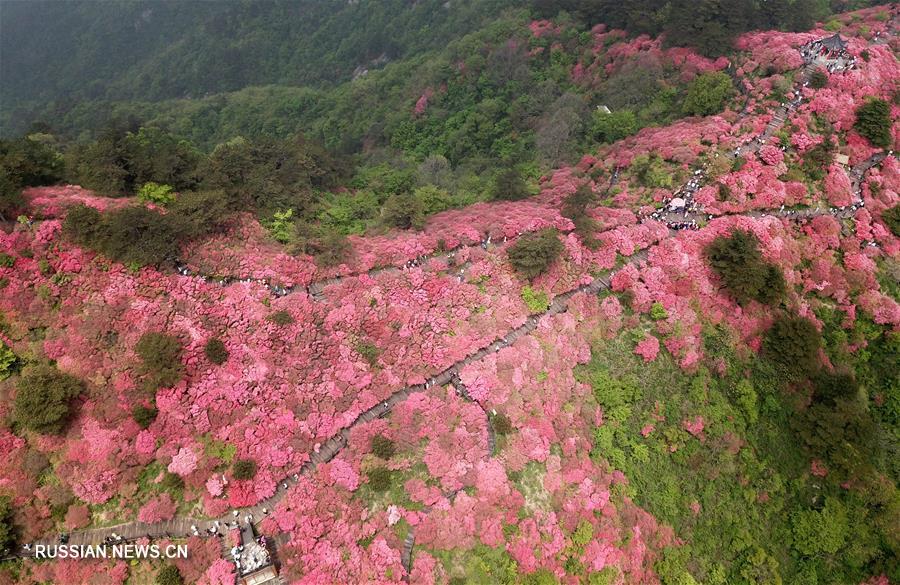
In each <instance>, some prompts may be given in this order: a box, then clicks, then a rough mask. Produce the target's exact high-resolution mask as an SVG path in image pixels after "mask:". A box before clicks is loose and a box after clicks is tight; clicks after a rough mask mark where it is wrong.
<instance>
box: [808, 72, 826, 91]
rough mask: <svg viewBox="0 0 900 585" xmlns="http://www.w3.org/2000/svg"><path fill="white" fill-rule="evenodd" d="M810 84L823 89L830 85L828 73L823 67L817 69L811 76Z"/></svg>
mask: <svg viewBox="0 0 900 585" xmlns="http://www.w3.org/2000/svg"><path fill="white" fill-rule="evenodd" d="M809 86H810V87H811V88H812V89H822V88H824V87H827V86H828V74H827V73H825V72H824V71H823V70H821V69H816V70H815V71H813V72H812V75H810V76H809Z"/></svg>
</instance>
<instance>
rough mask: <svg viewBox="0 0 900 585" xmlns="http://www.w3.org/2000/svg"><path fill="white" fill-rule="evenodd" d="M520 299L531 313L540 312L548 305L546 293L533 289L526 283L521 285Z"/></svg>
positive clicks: (548, 300)
mask: <svg viewBox="0 0 900 585" xmlns="http://www.w3.org/2000/svg"><path fill="white" fill-rule="evenodd" d="M522 301H523V302H524V303H525V306H526V307H528V311H529V312H531V313H541V312H543V311H546V310H547V307H548V306H550V299H549V298H548V297H547V293H545V292H543V291H539V290H535V289H533V288H531V287H530V286H529V285H527V284H526V285H525V286H523V287H522Z"/></svg>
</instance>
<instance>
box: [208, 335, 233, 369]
mask: <svg viewBox="0 0 900 585" xmlns="http://www.w3.org/2000/svg"><path fill="white" fill-rule="evenodd" d="M203 353H205V354H206V359H208V360H209V361H211V362H212V363H214V364H216V365H217V366H221V365H222V364H224V363H225V362H226V361H228V348H226V347H225V343H224V342H223V341H222V340H221V339H219V338H218V337H211V338H210V339H208V340H207V341H206V345H204V346H203Z"/></svg>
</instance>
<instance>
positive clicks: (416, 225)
mask: <svg viewBox="0 0 900 585" xmlns="http://www.w3.org/2000/svg"><path fill="white" fill-rule="evenodd" d="M381 219H382V221H384V223H385V225H387V226H389V227H393V228H398V229H401V230H409V229H416V230H418V229H422V226H423V225H424V224H425V207H424V205H422V201H421V200H420V199H419V198H418V197H416V195H415V193H412V192H409V191H406V192H402V193H395V194H394V195H391V196H390V197H388V198H387V201H385V202H384V206H383V207H382V209H381Z"/></svg>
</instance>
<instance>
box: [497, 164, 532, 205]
mask: <svg viewBox="0 0 900 585" xmlns="http://www.w3.org/2000/svg"><path fill="white" fill-rule="evenodd" d="M530 195H531V192H530V191H529V190H528V185H526V184H525V179H523V178H522V173H521V172H520V171H519V169H517V168H516V167H514V166H509V167H507V168H505V169H503V170H502V171H500V172H499V173H497V176H496V177H494V185H493V188H492V189H491V197H492V198H493V199H495V200H497V201H518V200H520V199H525V198H526V197H529V196H530Z"/></svg>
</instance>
